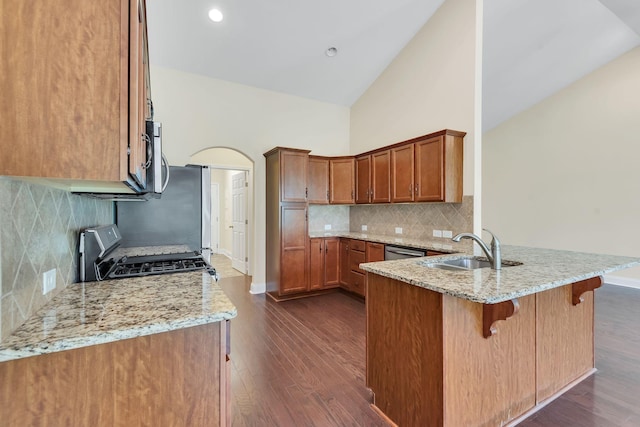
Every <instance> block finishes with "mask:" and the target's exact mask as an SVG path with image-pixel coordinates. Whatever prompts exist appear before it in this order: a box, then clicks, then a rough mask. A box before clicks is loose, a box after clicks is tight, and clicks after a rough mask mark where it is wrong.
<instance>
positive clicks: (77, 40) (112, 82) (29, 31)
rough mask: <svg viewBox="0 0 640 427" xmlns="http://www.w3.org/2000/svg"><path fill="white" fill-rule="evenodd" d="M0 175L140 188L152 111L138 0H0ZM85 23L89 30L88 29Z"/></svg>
mask: <svg viewBox="0 0 640 427" xmlns="http://www.w3.org/2000/svg"><path fill="white" fill-rule="evenodd" d="M3 8H5V9H6V10H11V16H12V17H11V19H5V20H4V25H2V26H0V39H1V40H2V41H3V44H4V45H5V46H7V47H8V49H9V51H10V52H12V54H11V55H4V57H3V60H2V61H1V62H0V75H2V77H3V78H2V79H0V93H2V94H3V96H2V97H1V98H0V117H2V126H1V127H0V157H2V162H0V175H9V176H21V177H32V178H37V179H42V180H41V181H42V183H45V184H49V185H55V186H58V187H61V188H65V189H68V190H71V191H92V192H122V193H126V192H129V193H133V192H137V191H142V190H143V189H144V187H143V185H144V183H145V168H144V164H145V163H146V139H145V135H144V134H145V130H146V129H145V128H146V127H145V120H146V119H148V118H150V111H151V102H150V94H151V93H150V89H149V64H148V61H147V57H148V54H147V30H146V18H145V17H146V12H145V2H144V0H105V1H84V2H83V1H74V2H73V5H72V6H71V5H69V4H67V3H64V2H62V3H55V4H50V5H48V7H46V8H33V7H31V5H30V4H29V3H27V2H24V1H21V0H4V2H3ZM87 28H90V29H91V31H87Z"/></svg>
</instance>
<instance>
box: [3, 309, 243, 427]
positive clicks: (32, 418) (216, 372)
mask: <svg viewBox="0 0 640 427" xmlns="http://www.w3.org/2000/svg"><path fill="white" fill-rule="evenodd" d="M228 334H229V321H224V320H223V321H221V322H216V323H210V324H207V325H200V326H194V327H190V328H185V329H180V330H176V331H171V332H164V333H158V334H153V335H148V336H144V337H138V338H132V339H126V340H122V341H116V342H113V343H108V344H99V345H94V346H90V347H83V348H78V349H73V350H67V351H61V352H57V353H50V354H45V355H41V356H33V357H28V358H24V359H17V360H12V361H7V362H2V363H0V408H3V413H2V417H1V419H0V424H1V425H2V426H4V427H13V426H16V427H23V426H70V427H74V426H78V427H84V426H160V425H164V426H186V425H191V426H228V425H231V423H230V421H231V418H230V412H229V402H230V388H229V384H230V382H229V380H230V378H229V374H230V359H229V353H228V349H229V341H228V340H229V337H228Z"/></svg>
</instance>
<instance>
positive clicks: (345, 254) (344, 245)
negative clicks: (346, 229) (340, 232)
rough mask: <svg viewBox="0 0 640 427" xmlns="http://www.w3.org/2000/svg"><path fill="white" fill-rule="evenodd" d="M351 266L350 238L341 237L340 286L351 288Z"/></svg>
mask: <svg viewBox="0 0 640 427" xmlns="http://www.w3.org/2000/svg"><path fill="white" fill-rule="evenodd" d="M350 283H351V268H350V267H349V239H340V286H342V287H343V288H345V289H349V288H350V285H349V284H350Z"/></svg>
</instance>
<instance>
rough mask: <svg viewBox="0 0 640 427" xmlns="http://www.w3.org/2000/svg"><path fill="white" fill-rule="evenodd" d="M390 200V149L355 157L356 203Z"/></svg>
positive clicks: (386, 201)
mask: <svg viewBox="0 0 640 427" xmlns="http://www.w3.org/2000/svg"><path fill="white" fill-rule="evenodd" d="M390 201H391V151H390V150H383V151H377V152H375V153H372V154H366V155H364V156H360V157H356V203H389V202H390Z"/></svg>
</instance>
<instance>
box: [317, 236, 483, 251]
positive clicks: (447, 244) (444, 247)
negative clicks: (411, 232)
mask: <svg viewBox="0 0 640 427" xmlns="http://www.w3.org/2000/svg"><path fill="white" fill-rule="evenodd" d="M309 237H311V238H315V237H346V238H349V239H358V240H367V241H369V242H376V243H384V244H386V245H396V246H406V247H409V248H416V249H427V250H431V251H438V252H445V253H458V252H467V251H468V250H470V248H471V242H470V241H469V240H463V241H461V242H459V243H456V242H453V241H452V240H451V239H450V238H446V239H443V238H441V239H438V238H434V239H415V238H410V237H401V235H397V236H387V235H383V234H368V233H357V232H352V231H333V232H311V233H309Z"/></svg>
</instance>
